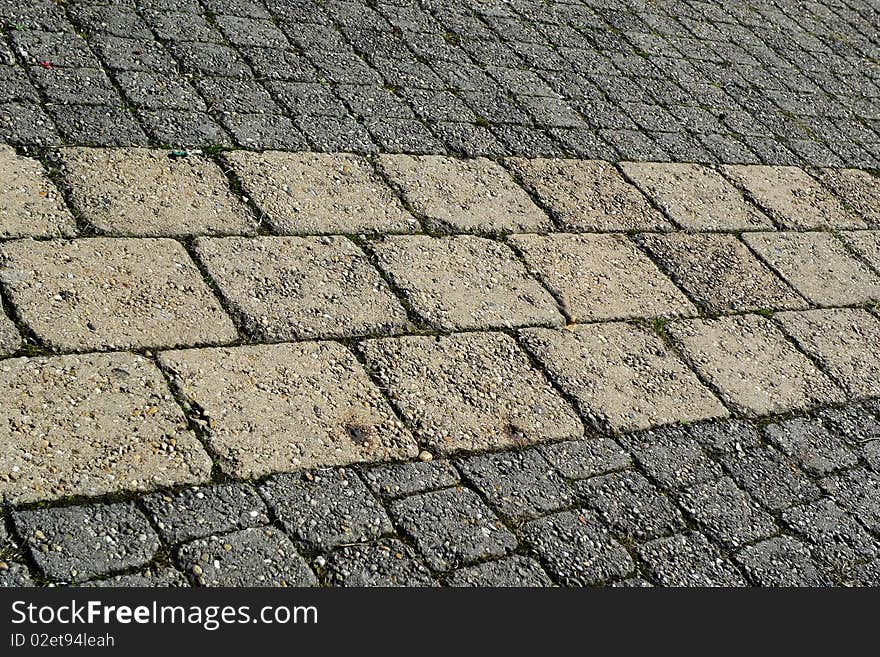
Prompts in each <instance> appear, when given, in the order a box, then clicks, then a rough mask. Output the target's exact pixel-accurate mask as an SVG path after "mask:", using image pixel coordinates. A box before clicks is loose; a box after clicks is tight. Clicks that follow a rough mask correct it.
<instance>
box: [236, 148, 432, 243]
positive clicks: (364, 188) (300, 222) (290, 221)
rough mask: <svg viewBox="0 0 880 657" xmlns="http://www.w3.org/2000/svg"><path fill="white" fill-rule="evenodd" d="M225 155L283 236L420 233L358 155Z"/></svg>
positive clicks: (364, 160)
mask: <svg viewBox="0 0 880 657" xmlns="http://www.w3.org/2000/svg"><path fill="white" fill-rule="evenodd" d="M223 157H224V161H225V162H226V163H227V164H228V165H229V166H230V167H232V169H233V170H234V171H235V174H236V175H237V176H238V178H239V179H240V180H241V183H242V186H243V187H244V190H245V192H246V193H247V194H248V195H249V196H250V198H251V199H252V200H253V201H254V203H256V204H257V207H259V208H260V210H262V211H263V213H264V215H265V217H264V219H265V221H267V222H268V223H269V224H270V225H271V226H272V228H273V229H274V230H275V231H276V232H278V233H281V234H284V235H296V234H316V233H319V234H325V233H344V234H351V233H376V232H382V233H399V232H413V231H418V230H419V223H418V221H416V219H415V218H414V217H413V216H412V215H411V214H409V212H407V211H406V210H405V209H404V208H403V206H402V205H401V204H400V201H399V200H398V199H397V197H396V196H395V195H394V193H393V192H392V191H391V190H390V189H389V188H388V186H387V185H386V184H385V182H384V181H382V179H381V178H379V176H377V175H376V172H375V171H373V167H372V165H371V164H370V163H369V161H367V160H366V159H365V158H363V157H361V156H359V155H349V154H344V153H334V154H324V153H282V152H277V151H276V152H272V151H270V152H265V153H246V152H242V151H235V152H231V153H227V154H226V155H224V156H223Z"/></svg>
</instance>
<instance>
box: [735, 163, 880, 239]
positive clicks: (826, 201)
mask: <svg viewBox="0 0 880 657" xmlns="http://www.w3.org/2000/svg"><path fill="white" fill-rule="evenodd" d="M721 170H722V171H723V172H724V173H725V174H726V175H727V176H728V177H729V178H731V179H732V180H733V181H734V182H736V183H737V184H738V185H740V186H741V187H742V188H743V189H744V190H745V191H746V192H747V193H748V194H749V195H750V196H751V197H752V198H753V199H755V200H756V201H757V202H758V204H759V205H760V206H761V207H762V209H764V210H765V211H767V212H768V213H769V214H770V216H772V217H773V218H774V219H776V221H778V222H779V223H780V224H781V225H782V226H783V227H784V228H790V229H801V230H803V229H810V228H822V227H828V228H865V222H863V221H862V220H861V219H859V218H858V217H857V216H855V215H854V214H853V213H850V212H849V211H847V209H846V208H845V207H844V206H843V205H842V204H841V202H840V201H838V200H837V198H836V197H834V196H833V195H832V194H830V193H829V192H828V191H827V190H826V189H825V188H823V187H822V185H821V184H819V182H818V181H816V180H815V179H814V178H812V177H811V176H810V175H809V174H807V173H806V172H805V171H803V170H802V169H798V168H797V167H792V166H765V165H752V164H733V165H727V166H723V167H721Z"/></svg>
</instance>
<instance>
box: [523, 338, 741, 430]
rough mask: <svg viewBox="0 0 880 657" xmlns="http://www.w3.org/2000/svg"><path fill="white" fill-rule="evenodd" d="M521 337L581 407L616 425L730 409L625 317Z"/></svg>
mask: <svg viewBox="0 0 880 657" xmlns="http://www.w3.org/2000/svg"><path fill="white" fill-rule="evenodd" d="M520 336H521V338H522V340H523V342H524V343H525V345H526V346H527V347H528V349H529V350H530V351H531V352H532V353H534V354H535V355H536V356H537V358H538V360H540V361H541V363H542V364H543V365H544V367H545V368H546V369H547V371H548V372H549V374H550V376H551V377H552V378H553V379H554V380H555V381H556V383H557V384H558V385H559V386H560V388H562V389H563V390H564V391H565V392H566V393H567V394H568V395H570V396H571V397H572V398H574V399H575V400H576V401H577V403H578V407H579V410H580V411H581V414H583V415H584V416H586V417H588V418H590V419H591V420H592V421H593V422H595V423H596V424H597V425H599V426H600V427H609V428H611V429H612V430H614V431H626V430H633V429H644V428H647V427H651V426H655V425H661V424H670V423H673V422H693V421H695V420H701V419H707V418H717V417H724V416H726V415H727V410H726V409H725V408H724V406H722V405H721V403H720V402H719V401H718V400H717V399H716V398H715V396H714V395H713V394H712V393H711V391H709V389H708V388H706V387H705V386H704V385H703V384H702V383H700V381H699V380H698V379H697V377H696V376H695V375H694V374H693V373H692V372H691V371H690V370H689V369H688V368H687V366H686V365H685V364H684V363H683V362H682V361H681V360H680V359H679V358H678V356H676V355H675V354H674V353H673V352H671V351H670V350H669V349H668V348H667V347H666V345H664V343H663V341H662V340H661V339H660V338H659V337H658V336H657V335H655V334H654V333H651V332H650V331H648V330H647V329H644V328H641V327H638V326H634V325H630V324H622V323H609V324H584V325H580V326H575V327H570V328H568V327H567V328H565V329H560V330H551V329H526V330H523V331H521V332H520Z"/></svg>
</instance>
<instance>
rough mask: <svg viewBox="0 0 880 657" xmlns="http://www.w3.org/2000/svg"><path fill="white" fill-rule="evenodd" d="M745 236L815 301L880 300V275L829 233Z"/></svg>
mask: <svg viewBox="0 0 880 657" xmlns="http://www.w3.org/2000/svg"><path fill="white" fill-rule="evenodd" d="M743 239H744V240H745V241H746V244H748V245H749V246H750V247H752V248H753V249H754V250H755V251H757V252H758V255H760V256H761V257H762V258H764V260H766V261H767V262H769V263H770V265H771V266H772V267H773V268H774V269H776V271H778V272H779V273H780V274H781V275H782V276H783V278H785V280H786V281H787V282H788V283H790V284H791V286H792V287H794V288H795V289H796V290H797V291H798V292H800V293H801V294H802V295H803V296H804V297H806V298H807V299H808V300H810V301H811V302H813V303H814V304H817V305H822V306H838V305H855V304H864V303H871V302H876V301H880V276H878V275H877V274H875V273H874V272H872V271H871V270H869V269H868V268H867V267H866V266H865V265H863V264H862V263H861V262H859V261H858V260H856V259H855V258H854V257H853V256H852V255H851V254H850V253H849V251H847V250H846V248H845V247H844V246H843V244H841V242H840V241H839V240H838V239H837V238H836V237H834V235H831V234H830V233H797V232H784V233H745V234H743Z"/></svg>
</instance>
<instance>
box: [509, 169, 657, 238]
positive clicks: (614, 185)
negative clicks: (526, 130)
mask: <svg viewBox="0 0 880 657" xmlns="http://www.w3.org/2000/svg"><path fill="white" fill-rule="evenodd" d="M505 164H506V165H507V166H509V167H510V168H511V169H512V170H513V171H514V173H515V174H516V175H517V176H519V178H520V179H521V180H522V181H523V183H524V184H525V186H526V187H527V188H528V189H530V190H531V191H532V193H534V194H535V195H536V196H537V197H538V198H539V199H540V200H541V202H542V203H543V204H544V205H545V206H546V207H547V208H549V209H550V210H551V211H552V212H553V214H554V215H555V216H556V218H557V219H558V220H559V221H560V222H561V223H562V224H563V226H565V227H566V228H569V229H574V230H660V229H665V228H670V227H671V226H670V224H669V222H668V221H666V219H664V218H663V215H661V214H660V213H659V212H657V210H655V209H654V208H652V207H651V205H650V204H649V203H648V201H647V199H646V198H645V197H644V196H642V194H641V192H639V190H638V189H636V188H635V187H634V186H632V185H630V184H629V183H628V182H626V180H624V178H623V176H621V175H620V174H619V173H618V172H617V170H616V169H615V168H614V165H613V164H610V163H608V162H601V161H599V160H555V159H534V160H525V159H522V158H511V159H508V160H505Z"/></svg>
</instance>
